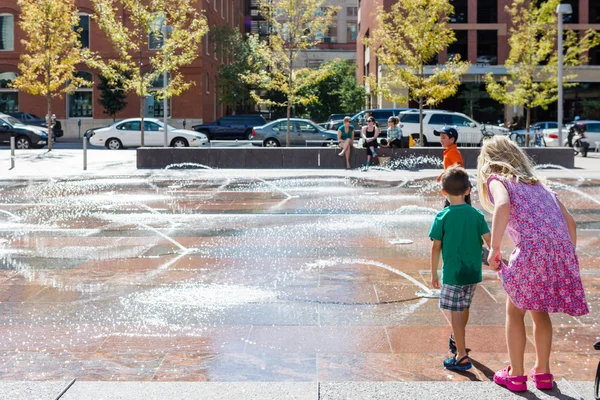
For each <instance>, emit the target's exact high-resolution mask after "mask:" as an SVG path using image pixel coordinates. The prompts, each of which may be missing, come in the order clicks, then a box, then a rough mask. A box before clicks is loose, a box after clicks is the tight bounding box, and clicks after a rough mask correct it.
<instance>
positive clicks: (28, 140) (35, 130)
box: [0, 114, 48, 149]
mask: <svg viewBox="0 0 600 400" xmlns="http://www.w3.org/2000/svg"><path fill="white" fill-rule="evenodd" d="M11 137H14V138H15V147H16V148H17V149H30V148H38V149H39V148H42V147H44V146H45V145H46V144H47V143H48V135H47V134H46V132H45V130H44V129H43V128H41V127H39V126H32V125H25V124H23V123H22V122H21V121H19V120H18V119H16V118H14V117H11V116H10V115H6V114H0V143H2V144H10V138H11Z"/></svg>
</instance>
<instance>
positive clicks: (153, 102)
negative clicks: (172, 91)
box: [144, 74, 171, 129]
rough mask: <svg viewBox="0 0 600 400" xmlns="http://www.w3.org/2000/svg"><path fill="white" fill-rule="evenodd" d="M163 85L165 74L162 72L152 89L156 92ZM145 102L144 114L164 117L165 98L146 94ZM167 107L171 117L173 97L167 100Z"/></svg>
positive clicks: (168, 78)
mask: <svg viewBox="0 0 600 400" xmlns="http://www.w3.org/2000/svg"><path fill="white" fill-rule="evenodd" d="M169 80H170V76H169V75H167V81H169ZM163 87H164V79H163V75H162V74H161V75H160V76H159V77H158V78H156V79H155V80H154V82H153V83H152V91H153V92H156V91H157V90H160V89H162V88H163ZM144 104H145V109H144V116H146V117H149V118H163V117H164V111H165V101H164V100H163V99H157V98H156V95H151V96H146V99H145V101H144ZM167 107H168V108H169V109H168V110H167V116H168V117H170V116H171V99H168V100H167ZM145 126H146V125H144V127H145ZM144 129H145V128H144Z"/></svg>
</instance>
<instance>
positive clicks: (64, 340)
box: [0, 171, 600, 382]
mask: <svg viewBox="0 0 600 400" xmlns="http://www.w3.org/2000/svg"><path fill="white" fill-rule="evenodd" d="M1 183H2V184H1V185H0V188H1V189H0V338H2V340H0V379H2V380H5V381H7V380H67V379H72V378H77V379H78V380H81V381H95V380H97V381H111V380H113V381H216V382H219V381H221V382H225V381H227V382H233V381H235V382H252V381H256V382H259V381H261V382H265V381H267V382H277V381H279V382H293V381H296V382H316V381H330V382H342V381H469V380H479V381H489V380H490V377H491V376H492V374H493V371H495V370H497V369H499V368H501V367H503V366H505V365H506V364H507V362H508V358H507V353H506V345H505V336H504V302H505V299H506V295H505V294H504V292H503V290H502V288H501V285H500V282H499V281H498V280H497V278H496V275H495V274H494V273H492V272H490V271H487V270H484V281H483V283H482V284H481V285H480V287H479V288H478V290H477V292H476V294H475V298H474V301H473V305H472V312H471V319H470V325H469V328H468V338H467V340H468V347H469V348H471V349H472V353H471V355H472V359H473V362H474V366H475V368H473V369H472V370H471V371H469V372H466V373H463V374H457V373H452V372H448V371H445V370H444V369H443V368H442V367H441V363H442V360H443V358H444V357H445V356H446V346H447V341H448V335H449V333H450V324H449V320H448V315H446V314H445V313H444V312H442V311H440V310H439V308H438V303H437V300H436V299H428V298H421V297H419V296H417V295H416V293H417V292H418V291H422V290H425V291H426V290H428V285H429V282H430V274H429V251H430V241H429V240H428V238H427V233H428V230H429V226H430V224H431V222H432V218H433V216H434V215H435V213H436V212H437V211H438V210H439V209H440V208H441V206H442V199H441V197H440V194H439V188H438V186H437V185H436V183H435V182H434V180H433V179H421V180H418V179H417V180H410V181H407V180H404V179H402V178H401V177H400V175H398V179H397V180H393V179H392V180H388V181H377V180H369V179H367V178H366V177H365V178H351V177H324V176H321V177H316V178H306V177H299V178H290V177H287V178H280V179H272V178H269V179H268V180H264V179H260V178H239V177H237V178H234V177H230V176H228V175H227V174H226V173H223V174H222V176H219V175H218V174H217V175H211V176H210V177H203V176H202V173H201V172H198V171H173V174H172V176H164V175H161V176H149V177H134V178H131V177H105V178H95V179H89V178H86V179H66V180H54V179H53V180H6V181H3V182H1ZM549 184H550V185H551V186H552V187H553V188H554V189H555V190H556V191H557V192H558V193H559V195H560V197H561V199H562V200H563V202H564V203H565V205H566V206H567V208H569V209H570V210H571V212H572V213H573V214H574V216H575V218H576V220H577V222H578V228H579V230H578V235H579V239H578V251H579V256H580V261H581V268H582V277H583V282H584V286H585V289H586V293H587V296H588V301H589V303H590V310H591V313H590V314H589V315H587V316H584V317H580V318H574V317H570V316H567V315H554V316H553V321H554V324H555V331H554V333H555V345H554V348H553V355H552V362H553V364H552V369H553V371H554V373H555V376H556V377H557V380H559V379H561V378H565V379H567V380H569V381H589V380H592V379H593V376H594V374H595V368H596V365H597V362H598V355H597V354H594V351H593V349H592V345H593V343H594V342H595V341H597V340H598V336H599V332H600V330H599V326H598V321H599V319H600V314H599V313H598V310H599V308H600V246H599V245H600V235H599V234H598V233H599V231H600V180H578V179H561V180H551V181H550V182H549ZM474 198H475V199H476V198H477V197H476V196H474ZM489 217H490V216H489V215H487V218H488V220H489ZM510 246H511V244H510V242H509V241H508V240H507V241H506V245H505V247H504V249H505V250H504V251H505V253H506V254H508V252H509V251H510V249H511V247H510ZM527 329H528V334H529V343H528V344H527V349H526V352H527V354H526V361H527V365H532V364H533V361H534V357H535V356H534V352H533V351H534V349H533V345H532V340H533V338H532V335H533V332H532V324H531V320H530V319H528V320H527Z"/></svg>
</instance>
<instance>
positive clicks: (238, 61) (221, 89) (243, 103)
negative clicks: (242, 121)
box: [211, 25, 258, 111]
mask: <svg viewBox="0 0 600 400" xmlns="http://www.w3.org/2000/svg"><path fill="white" fill-rule="evenodd" d="M211 38H212V40H213V41H214V42H216V45H217V46H216V48H217V54H218V55H219V56H221V57H223V58H224V59H225V61H226V62H225V63H224V64H223V65H221V66H220V68H219V72H218V81H217V90H218V93H219V103H221V104H225V105H226V106H228V107H230V108H232V109H233V110H238V109H239V110H243V111H248V109H249V108H250V107H251V106H252V105H253V104H256V103H255V101H254V99H253V98H252V96H251V95H250V91H251V90H252V89H253V87H252V86H251V85H249V84H248V83H247V82H246V81H244V80H243V79H242V78H241V76H244V75H248V74H249V73H251V72H258V70H257V69H256V68H257V66H256V65H255V64H252V63H250V60H251V58H250V52H251V49H250V45H249V44H248V42H246V40H244V36H243V35H242V33H241V32H240V30H239V29H238V28H232V27H230V26H229V25H223V26H216V27H214V28H213V30H212V31H211Z"/></svg>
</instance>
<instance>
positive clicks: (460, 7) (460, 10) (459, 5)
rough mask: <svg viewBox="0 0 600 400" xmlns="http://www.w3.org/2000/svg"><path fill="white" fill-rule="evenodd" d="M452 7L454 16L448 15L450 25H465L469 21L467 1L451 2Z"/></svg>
mask: <svg viewBox="0 0 600 400" xmlns="http://www.w3.org/2000/svg"><path fill="white" fill-rule="evenodd" d="M450 3H451V4H452V5H453V6H454V14H452V15H450V23H453V24H466V23H467V22H468V21H469V7H468V3H469V2H468V0H451V1H450Z"/></svg>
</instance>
